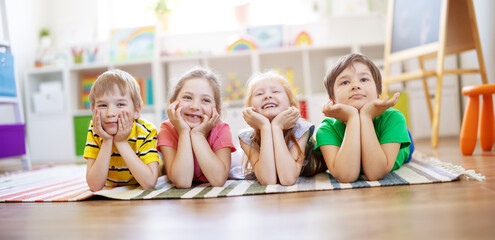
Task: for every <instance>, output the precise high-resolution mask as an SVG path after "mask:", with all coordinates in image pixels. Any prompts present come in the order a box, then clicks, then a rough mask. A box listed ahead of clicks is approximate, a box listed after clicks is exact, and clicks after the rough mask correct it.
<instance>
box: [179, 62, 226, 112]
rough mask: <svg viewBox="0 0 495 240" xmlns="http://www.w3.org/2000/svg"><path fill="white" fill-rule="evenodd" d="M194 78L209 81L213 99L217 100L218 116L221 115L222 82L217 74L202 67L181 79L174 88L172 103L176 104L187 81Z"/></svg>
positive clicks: (190, 71) (193, 69) (194, 69)
mask: <svg viewBox="0 0 495 240" xmlns="http://www.w3.org/2000/svg"><path fill="white" fill-rule="evenodd" d="M193 78H201V79H205V80H207V81H208V83H209V84H210V87H211V89H212V90H213V97H214V98H215V107H216V109H217V112H218V114H221V111H222V103H221V96H220V80H219V78H218V76H217V75H216V74H215V73H213V72H212V71H211V70H209V69H206V68H202V67H195V68H192V69H190V70H189V71H187V72H185V73H184V74H182V76H180V77H179V80H178V81H177V84H176V85H175V87H174V88H173V91H172V96H171V97H170V102H174V101H175V100H177V95H179V92H180V90H181V89H182V87H184V83H185V82H186V81H187V80H189V79H193Z"/></svg>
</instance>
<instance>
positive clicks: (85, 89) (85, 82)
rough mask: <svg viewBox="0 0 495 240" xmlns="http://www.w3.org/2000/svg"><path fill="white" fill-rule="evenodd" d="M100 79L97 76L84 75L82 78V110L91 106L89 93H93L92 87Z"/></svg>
mask: <svg viewBox="0 0 495 240" xmlns="http://www.w3.org/2000/svg"><path fill="white" fill-rule="evenodd" d="M97 78H98V76H97V75H84V76H82V77H81V105H80V108H81V109H89V108H90V107H91V104H90V102H89V92H90V91H91V86H93V83H94V82H95V81H96V79H97Z"/></svg>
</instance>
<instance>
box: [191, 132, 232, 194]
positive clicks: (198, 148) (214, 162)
mask: <svg viewBox="0 0 495 240" xmlns="http://www.w3.org/2000/svg"><path fill="white" fill-rule="evenodd" d="M191 144H192V149H193V151H194V154H195V156H196V159H197V160H198V164H199V167H200V168H201V170H202V171H203V174H204V175H205V177H206V179H208V182H209V183H210V184H211V185H212V186H214V187H220V186H223V185H224V184H225V182H226V181H227V177H228V176H229V170H230V164H228V163H227V161H224V160H222V159H220V158H219V157H218V156H217V155H216V154H215V153H214V152H213V150H212V149H211V148H210V145H209V144H208V141H207V140H206V138H205V136H204V135H202V134H201V133H191ZM229 162H230V161H229Z"/></svg>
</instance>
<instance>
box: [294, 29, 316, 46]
mask: <svg viewBox="0 0 495 240" xmlns="http://www.w3.org/2000/svg"><path fill="white" fill-rule="evenodd" d="M311 44H312V40H311V36H310V35H309V33H307V32H304V31H302V32H300V33H299V34H298V35H297V37H296V41H295V42H294V45H296V46H311Z"/></svg>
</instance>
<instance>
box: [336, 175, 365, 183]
mask: <svg viewBox="0 0 495 240" xmlns="http://www.w3.org/2000/svg"><path fill="white" fill-rule="evenodd" d="M358 177H359V175H357V176H353V175H348V176H340V177H335V178H337V180H339V182H340V183H352V182H355V181H357V179H358Z"/></svg>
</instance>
